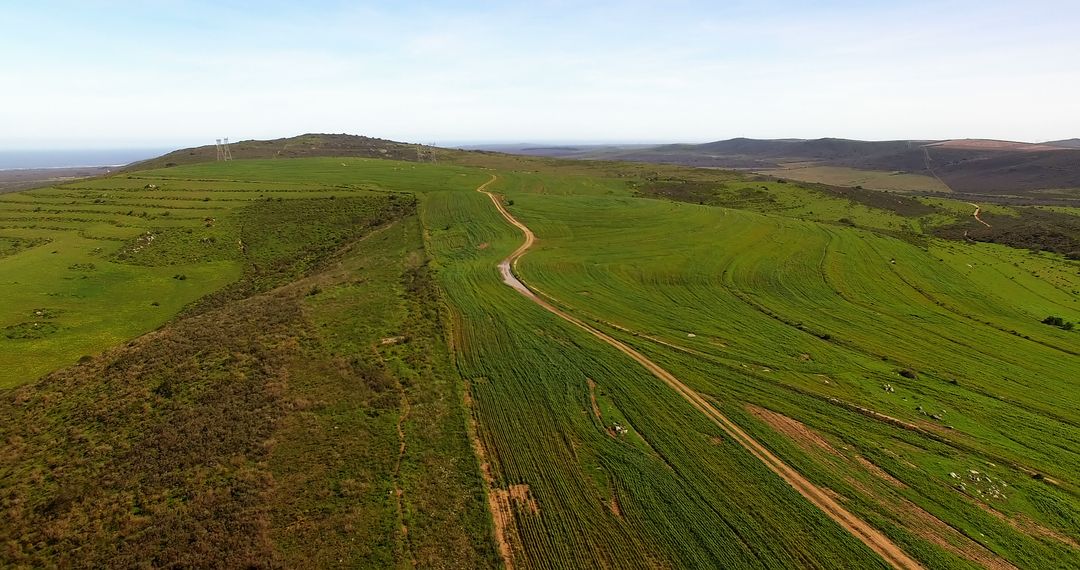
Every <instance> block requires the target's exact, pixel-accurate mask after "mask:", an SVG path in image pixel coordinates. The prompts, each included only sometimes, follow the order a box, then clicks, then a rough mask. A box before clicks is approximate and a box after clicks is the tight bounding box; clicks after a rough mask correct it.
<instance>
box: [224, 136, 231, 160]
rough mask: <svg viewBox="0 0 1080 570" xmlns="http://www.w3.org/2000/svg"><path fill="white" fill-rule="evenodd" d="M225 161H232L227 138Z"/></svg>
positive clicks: (226, 138) (227, 138)
mask: <svg viewBox="0 0 1080 570" xmlns="http://www.w3.org/2000/svg"><path fill="white" fill-rule="evenodd" d="M225 160H232V151H230V150H229V137H225Z"/></svg>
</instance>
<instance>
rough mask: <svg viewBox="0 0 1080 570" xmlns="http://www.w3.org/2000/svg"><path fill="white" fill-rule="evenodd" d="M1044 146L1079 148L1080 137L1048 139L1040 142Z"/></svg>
mask: <svg viewBox="0 0 1080 570" xmlns="http://www.w3.org/2000/svg"><path fill="white" fill-rule="evenodd" d="M1042 144H1043V145H1045V146H1056V147H1058V148H1080V138H1078V139H1065V140H1061V141H1050V142H1044V143H1042Z"/></svg>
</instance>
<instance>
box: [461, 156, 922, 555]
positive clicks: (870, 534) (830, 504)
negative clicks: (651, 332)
mask: <svg viewBox="0 0 1080 570" xmlns="http://www.w3.org/2000/svg"><path fill="white" fill-rule="evenodd" d="M496 180H498V177H497V176H495V175H492V176H491V180H488V181H487V182H485V183H483V184H481V185H480V186H479V187H478V188H477V189H476V190H477V192H482V193H484V194H487V196H488V198H490V199H491V202H492V203H493V204H494V205H495V208H496V209H498V210H499V213H500V214H502V216H503V218H505V219H506V221H507V222H509V223H510V224H512V225H513V226H514V227H516V228H518V229H520V230H521V231H522V233H523V234H525V242H524V243H522V244H521V246H520V247H518V248H517V249H516V250H514V252H513V253H511V254H510V255H509V256H508V257H507V258H506V259H504V260H503V261H502V262H501V263H499V273H500V274H502V278H503V282H505V283H506V284H507V285H509V286H511V287H513V288H514V289H515V290H517V291H518V292H520V293H521V294H522V295H524V296H525V297H527V298H529V299H530V300H531V301H533V302H534V303H536V304H538V305H540V306H541V307H543V308H545V309H547V310H548V311H550V312H551V313H553V314H555V315H556V316H558V317H559V318H561V319H563V320H565V321H567V322H569V323H571V324H573V325H575V326H577V327H578V328H580V329H582V330H584V331H585V332H587V333H589V334H590V335H592V336H594V337H596V338H598V339H600V340H602V341H604V342H605V343H607V344H609V345H611V346H612V347H614V348H615V349H617V350H618V351H619V352H622V353H623V354H625V355H627V356H629V357H630V358H631V359H633V360H634V361H636V362H637V363H638V364H640V365H642V366H643V367H644V368H645V369H646V370H648V371H649V372H650V373H652V374H653V375H654V376H656V377H657V378H659V379H660V380H662V381H663V382H664V383H666V384H667V385H668V386H670V387H671V388H672V389H674V390H675V391H676V392H678V393H679V395H681V396H682V397H683V398H685V399H686V401H688V402H689V403H690V404H691V405H692V406H694V407H695V408H697V409H698V410H699V411H700V412H701V413H703V414H705V416H706V417H708V418H709V419H710V420H712V422H713V423H715V424H716V425H717V426H719V427H720V429H722V430H723V431H724V432H725V433H726V434H727V435H728V436H730V437H731V438H732V439H734V440H735V441H736V442H738V443H739V444H740V445H742V446H743V447H744V448H746V450H747V451H749V452H750V453H751V454H752V455H753V456H754V457H756V458H758V460H760V461H761V462H762V463H764V464H765V466H766V467H768V468H769V470H771V471H772V472H773V473H776V474H777V475H778V476H779V477H780V478H781V479H783V480H784V481H785V482H787V484H789V485H791V486H792V487H793V488H794V489H795V490H796V491H798V492H799V494H801V495H802V496H803V497H805V498H806V499H807V500H809V501H810V502H811V503H813V504H814V505H815V506H816V507H818V508H819V509H821V510H822V511H823V512H824V513H825V514H826V515H827V516H828V517H829V518H831V519H833V520H834V521H835V522H836V523H837V524H839V525H840V526H841V527H843V528H844V529H846V530H847V531H848V532H850V533H851V534H852V535H854V536H855V537H856V538H858V539H859V540H860V541H862V542H863V544H865V545H866V546H868V547H869V548H870V549H871V550H873V551H874V552H876V553H877V554H878V555H880V556H881V557H882V558H884V559H885V561H886V562H888V563H889V564H891V565H892V566H893V567H895V568H905V569H906V568H921V566H920V565H919V563H918V562H916V561H915V560H914V559H913V558H911V557H910V556H908V555H907V554H906V553H904V551H903V550H901V549H900V548H899V547H898V546H896V545H895V544H893V542H892V541H891V540H889V539H888V538H887V537H886V536H885V535H884V534H882V533H881V532H879V531H878V530H877V529H875V528H874V527H872V526H870V525H869V524H867V523H866V522H865V521H863V520H861V519H859V518H858V517H856V516H855V515H852V514H851V513H849V512H848V511H847V510H846V509H845V508H844V507H842V506H840V504H839V503H838V502H837V501H836V500H835V499H833V498H832V497H831V496H830V495H829V494H828V493H827V492H826V491H825V490H824V489H822V488H820V487H818V486H816V485H814V484H813V483H811V482H810V481H809V480H807V479H806V478H805V477H803V476H802V475H801V474H800V473H799V472H798V471H796V470H795V469H793V468H792V467H791V466H789V465H788V464H786V463H784V462H783V461H781V460H780V459H779V458H778V457H776V456H775V455H773V454H772V452H770V451H769V450H768V449H766V448H765V446H763V445H761V443H759V442H758V441H757V440H755V439H754V438H752V437H750V436H749V435H748V434H747V433H746V432H744V431H743V430H742V428H740V427H739V426H738V425H736V424H735V423H734V422H732V421H731V420H729V419H728V418H727V417H726V416H724V415H723V414H721V413H720V411H719V410H717V409H716V408H715V407H714V406H713V405H712V404H711V403H709V402H708V400H706V399H705V398H704V397H702V396H701V395H700V394H698V393H697V392H695V391H694V390H692V389H690V387H688V386H687V385H686V384H683V383H682V381H680V380H679V379H678V378H676V377H675V376H673V375H672V374H671V373H670V372H668V371H667V370H664V369H663V368H661V367H660V366H659V365H658V364H656V363H654V362H653V361H651V360H649V359H648V358H646V357H645V356H644V355H642V354H641V353H639V352H638V351H636V350H634V349H633V348H630V346H628V345H626V344H624V343H623V342H621V341H619V340H616V339H615V338H612V337H610V336H608V335H607V334H604V333H603V332H601V331H599V330H597V329H595V328H593V327H592V326H590V325H588V324H586V323H585V322H584V321H581V320H580V319H578V318H576V317H574V316H572V315H570V314H568V313H566V312H565V311H563V310H562V309H560V308H558V307H556V306H555V305H553V304H552V303H549V302H548V301H547V300H545V299H542V298H541V297H540V296H538V295H537V294H536V293H534V292H533V291H532V290H531V289H529V288H528V287H527V286H526V285H525V284H524V283H522V282H521V280H519V279H518V278H517V276H516V275H514V272H513V269H515V268H516V264H517V260H518V259H519V258H520V257H521V256H522V255H524V254H525V252H526V251H527V250H528V249H529V248H530V247H532V245H533V244H534V243H536V236H535V235H534V234H533V233H532V231H531V230H530V229H529V228H528V227H527V226H525V224H523V223H521V222H520V221H518V220H517V218H515V217H514V216H513V215H511V214H510V212H509V211H507V209H506V207H505V206H503V203H502V200H501V199H500V198H499V197H498V196H496V195H495V194H493V193H491V192H489V191H488V190H487V188H488V186H490V185H491V184H493V183H494V182H495V181H496Z"/></svg>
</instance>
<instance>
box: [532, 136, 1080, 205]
mask: <svg viewBox="0 0 1080 570" xmlns="http://www.w3.org/2000/svg"><path fill="white" fill-rule="evenodd" d="M514 152H519V153H521V154H535V155H545V156H560V157H564V158H578V159H592V160H627V161H641V162H654V163H667V164H679V165H685V166H695V167H709V168H738V169H745V170H754V171H759V172H765V171H768V172H770V173H772V174H777V172H776V171H779V170H781V169H805V168H808V167H832V168H845V169H853V170H859V171H873V172H879V173H886V174H903V175H915V176H922V177H924V178H923V183H922V184H921V186H920V185H918V184H915V185H910V184H909V185H907V186H904V187H905V188H910V189H912V190H919V189H920V188H921V190H922V191H924V192H937V191H942V190H944V191H952V192H959V193H965V194H980V195H1003V196H1027V197H1031V198H1039V197H1045V196H1047V195H1048V194H1047V193H1046V192H1044V191H1047V190H1049V191H1052V192H1051V193H1050V195H1057V196H1059V197H1066V198H1068V197H1072V198H1076V199H1080V152H1078V151H1077V150H1076V149H1075V148H1072V147H1071V145H1070V143H1069V141H1062V142H1060V143H1058V144H1055V143H1044V144H1027V143H1015V142H1009V141H990V140H981V139H958V140H945V141H927V140H899V141H858V140H848V139H836V138H823V139H814V140H802V139H774V140H760V139H747V138H736V139H730V140H724V141H716V142H710V143H703V144H674V145H655V146H651V147H603V146H596V147H588V146H577V147H572V149H566V150H563V149H558V151H557V152H553V151H552V150H551V147H539V148H534V147H530V146H528V145H521V146H519V147H517V148H516V149H515V150H514ZM808 173H809V174H812V176H811V177H810V178H807V181H822V182H824V181H828V180H829V179H821V178H818V177H817V176H819V175H820V173H819V172H817V171H806V170H801V171H794V172H792V173H791V177H793V178H799V177H800V175H801V174H808ZM847 174H848V175H849V176H848V178H852V179H859V175H858V173H857V172H850V171H848V172H847ZM871 184H872V183H871ZM939 184H943V185H944V186H945V188H939V187H938V186H939ZM884 186H885V187H883V188H880V189H885V190H890V189H893V188H890V187H888V186H889V185H888V184H885V185H884ZM870 187H873V186H870ZM1062 190H1065V191H1067V192H1061V191H1062Z"/></svg>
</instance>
